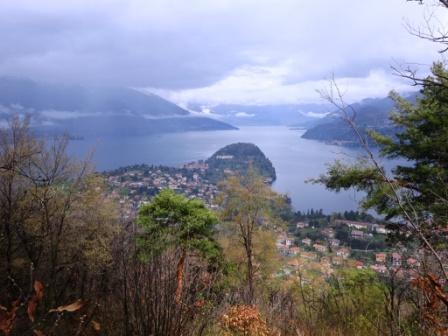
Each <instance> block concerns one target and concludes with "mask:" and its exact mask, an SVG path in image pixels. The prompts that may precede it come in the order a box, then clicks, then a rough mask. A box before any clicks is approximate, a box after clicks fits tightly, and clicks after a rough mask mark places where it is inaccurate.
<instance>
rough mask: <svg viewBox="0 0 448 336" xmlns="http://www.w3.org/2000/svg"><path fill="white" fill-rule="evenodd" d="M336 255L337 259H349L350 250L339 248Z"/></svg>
mask: <svg viewBox="0 0 448 336" xmlns="http://www.w3.org/2000/svg"><path fill="white" fill-rule="evenodd" d="M336 255H337V256H338V257H342V258H344V259H347V258H348V257H350V250H349V249H348V248H346V247H341V248H340V249H338V250H337V251H336Z"/></svg>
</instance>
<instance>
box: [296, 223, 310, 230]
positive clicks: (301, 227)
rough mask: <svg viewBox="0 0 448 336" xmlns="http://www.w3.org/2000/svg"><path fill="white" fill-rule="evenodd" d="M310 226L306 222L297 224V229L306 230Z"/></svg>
mask: <svg viewBox="0 0 448 336" xmlns="http://www.w3.org/2000/svg"><path fill="white" fill-rule="evenodd" d="M308 226H310V225H309V224H308V223H305V222H297V224H296V228H297V229H304V228H307V227H308Z"/></svg>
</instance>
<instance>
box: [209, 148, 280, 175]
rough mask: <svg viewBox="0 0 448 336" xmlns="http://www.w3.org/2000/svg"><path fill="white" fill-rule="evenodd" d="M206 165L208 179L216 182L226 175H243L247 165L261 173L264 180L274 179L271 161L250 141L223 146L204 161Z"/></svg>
mask: <svg viewBox="0 0 448 336" xmlns="http://www.w3.org/2000/svg"><path fill="white" fill-rule="evenodd" d="M205 163H206V164H207V165H208V169H207V174H208V179H209V180H210V181H212V182H218V181H220V180H222V179H224V178H225V177H226V176H227V175H235V174H241V175H244V174H245V173H246V172H247V170H248V168H249V166H250V165H252V167H253V168H254V169H255V171H257V172H258V173H259V174H260V175H262V176H263V177H264V178H265V180H266V182H268V183H272V182H274V181H275V179H276V174H275V168H274V166H273V165H272V162H271V161H270V160H269V159H268V158H267V157H266V156H265V155H264V153H263V152H262V151H261V150H260V148H258V147H257V146H256V145H254V144H251V143H234V144H231V145H228V146H225V147H223V148H221V149H220V150H218V151H217V152H216V153H215V154H213V155H212V156H211V157H210V158H209V159H207V160H206V161H205Z"/></svg>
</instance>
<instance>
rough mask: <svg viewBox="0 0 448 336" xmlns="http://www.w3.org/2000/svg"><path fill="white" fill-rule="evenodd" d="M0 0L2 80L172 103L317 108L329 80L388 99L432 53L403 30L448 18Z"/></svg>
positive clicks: (402, 12)
mask: <svg viewBox="0 0 448 336" xmlns="http://www.w3.org/2000/svg"><path fill="white" fill-rule="evenodd" d="M3 2H4V3H2V6H1V9H0V40H1V41H2V48H1V50H0V75H13V76H22V77H31V78H32V79H35V80H50V81H66V82H82V83H88V84H91V83H95V84H107V85H111V84H113V85H125V86H132V87H151V88H156V89H157V90H161V91H160V92H163V93H164V94H165V95H167V96H172V97H174V98H175V99H176V101H179V102H185V101H189V100H201V101H213V102H245V103H259V102H294V101H299V100H306V101H307V100H313V101H314V100H316V94H315V92H314V90H315V89H316V88H319V87H321V85H322V81H324V80H325V78H327V77H329V76H331V74H332V73H334V74H335V76H336V77H337V78H341V79H342V80H343V81H344V85H345V86H347V87H349V88H351V89H353V91H350V94H351V95H353V96H356V97H359V96H366V95H368V94H374V95H377V94H380V93H381V94H384V93H385V91H387V90H388V89H389V88H391V84H394V85H395V84H397V85H399V86H400V85H401V84H400V83H399V81H397V80H396V79H394V78H393V77H392V76H391V75H390V74H389V73H388V67H389V65H390V64H392V63H393V62H394V60H398V61H399V62H405V61H406V62H416V63H419V64H424V65H428V64H430V63H431V62H432V60H434V59H436V58H437V57H438V54H437V46H436V45H435V44H433V43H430V42H427V41H423V40H421V39H418V38H415V37H413V36H411V35H410V34H409V32H408V31H407V29H406V27H405V22H410V23H411V24H413V25H414V26H419V25H422V24H423V23H424V16H425V14H428V13H429V12H431V11H435V13H436V17H438V18H439V21H440V22H447V21H448V11H447V10H443V11H440V10H439V9H438V8H437V7H431V6H429V7H425V6H420V5H418V4H416V3H414V2H408V1H406V0H375V1H360V0H339V1H333V0H313V1H299V0H282V1H278V0H213V1H210V0H191V1H184V0H170V1H167V0H151V1H148V0H96V1H91V0H65V1H56V0H41V1H35V0H15V1H3ZM386 89H387V90H386ZM363 90H365V91H363ZM361 91H362V92H361Z"/></svg>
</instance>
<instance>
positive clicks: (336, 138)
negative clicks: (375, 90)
mask: <svg viewBox="0 0 448 336" xmlns="http://www.w3.org/2000/svg"><path fill="white" fill-rule="evenodd" d="M416 98H417V94H416V93H412V94H408V95H407V99H408V100H410V101H411V102H415V100H416ZM393 109H394V102H393V101H392V100H391V99H390V98H388V97H387V98H375V99H372V98H368V99H364V100H362V101H361V102H359V103H355V104H352V105H351V108H350V109H349V111H350V113H352V112H351V111H355V116H354V121H355V123H356V125H357V127H358V129H359V130H360V132H361V134H363V135H367V131H368V130H374V131H377V132H379V133H382V134H386V135H391V136H393V135H394V134H395V133H396V132H397V128H396V127H395V126H394V125H392V124H391V123H390V120H389V116H390V113H391V112H392V111H393ZM302 138H305V139H313V140H320V141H325V142H329V143H334V144H341V145H347V146H357V145H358V139H357V138H356V135H355V134H354V132H353V130H352V129H351V128H350V127H349V126H348V125H347V123H346V122H345V121H344V120H343V119H342V118H341V113H340V112H338V111H336V112H333V113H331V114H329V115H327V116H326V117H325V118H322V119H321V120H319V122H318V123H317V124H316V125H314V126H313V127H310V128H309V129H308V130H307V131H306V132H305V133H304V134H303V135H302Z"/></svg>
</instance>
